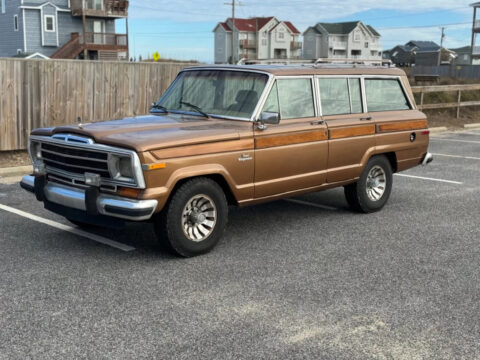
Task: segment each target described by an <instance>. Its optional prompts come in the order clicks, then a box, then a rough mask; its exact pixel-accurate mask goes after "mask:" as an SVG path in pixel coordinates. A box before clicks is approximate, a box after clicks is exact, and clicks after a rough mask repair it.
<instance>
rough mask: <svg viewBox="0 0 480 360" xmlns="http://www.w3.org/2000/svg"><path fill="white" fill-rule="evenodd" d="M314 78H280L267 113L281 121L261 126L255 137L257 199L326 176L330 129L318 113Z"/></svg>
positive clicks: (320, 180)
mask: <svg viewBox="0 0 480 360" xmlns="http://www.w3.org/2000/svg"><path fill="white" fill-rule="evenodd" d="M315 92H316V91H315V84H314V82H313V77H311V76H310V77H308V76H305V77H279V78H277V79H276V81H275V83H274V84H273V87H272V88H271V90H270V94H269V96H268V97H267V100H266V102H265V105H264V106H263V110H262V111H264V112H275V113H279V114H280V122H279V123H278V124H275V125H268V126H267V128H266V129H261V128H259V127H258V126H257V127H256V129H255V131H254V137H255V198H264V197H269V196H274V195H279V194H285V193H289V192H293V191H296V190H301V189H307V188H313V187H316V186H320V185H322V184H323V183H324V182H325V179H326V168H327V156H328V142H327V128H326V125H325V123H324V122H323V120H322V119H321V117H320V116H318V111H317V106H316V97H315V95H314V94H315Z"/></svg>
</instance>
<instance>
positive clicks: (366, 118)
mask: <svg viewBox="0 0 480 360" xmlns="http://www.w3.org/2000/svg"><path fill="white" fill-rule="evenodd" d="M370 120H372V117H371V116H367V117H363V118H360V121H370Z"/></svg>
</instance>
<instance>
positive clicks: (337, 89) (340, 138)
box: [317, 76, 375, 183]
mask: <svg viewBox="0 0 480 360" xmlns="http://www.w3.org/2000/svg"><path fill="white" fill-rule="evenodd" d="M317 81H318V87H319V92H320V103H321V111H322V115H323V119H324V120H325V122H326V124H327V126H328V137H329V141H328V173H327V182H328V183H336V182H341V181H345V180H349V179H354V178H356V177H359V176H360V174H361V172H362V168H363V165H362V162H363V161H364V160H365V157H367V156H369V153H370V152H373V151H374V150H375V123H374V122H373V121H372V118H371V117H370V116H368V114H366V113H365V108H366V107H365V101H364V99H363V97H362V79H361V77H360V76H319V77H317Z"/></svg>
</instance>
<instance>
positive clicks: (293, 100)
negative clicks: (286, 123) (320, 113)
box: [277, 79, 315, 119]
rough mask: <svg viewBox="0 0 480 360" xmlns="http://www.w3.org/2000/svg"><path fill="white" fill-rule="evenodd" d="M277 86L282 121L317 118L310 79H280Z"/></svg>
mask: <svg viewBox="0 0 480 360" xmlns="http://www.w3.org/2000/svg"><path fill="white" fill-rule="evenodd" d="M277 86H278V100H279V103H280V118H281V119H295V118H306V117H313V116H315V107H314V102H313V91H312V81H311V80H310V79H279V80H277Z"/></svg>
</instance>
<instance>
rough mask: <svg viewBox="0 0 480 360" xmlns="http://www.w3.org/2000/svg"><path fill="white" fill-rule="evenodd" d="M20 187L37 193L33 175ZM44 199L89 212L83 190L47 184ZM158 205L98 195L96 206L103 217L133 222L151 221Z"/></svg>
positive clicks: (151, 202) (147, 201) (27, 177)
mask: <svg viewBox="0 0 480 360" xmlns="http://www.w3.org/2000/svg"><path fill="white" fill-rule="evenodd" d="M20 186H21V187H22V188H24V189H25V190H28V191H30V192H33V193H35V177H34V176H32V175H26V176H24V177H23V178H22V181H21V182H20ZM43 197H44V198H45V199H46V200H48V201H49V202H52V203H55V204H59V205H63V206H65V207H68V208H72V209H77V210H83V211H87V201H86V199H87V196H86V191H85V190H83V189H78V188H74V187H70V186H65V185H61V184H57V183H52V182H47V183H46V184H45V186H44V187H43ZM157 205H158V201H157V200H134V199H128V198H124V197H120V196H112V195H106V194H103V193H100V194H98V196H97V197H96V199H95V204H94V206H95V207H96V210H97V211H98V213H99V214H101V215H106V216H112V217H116V218H120V219H126V220H132V221H142V220H148V219H150V218H151V217H152V215H153V213H154V211H155V209H156V208H157Z"/></svg>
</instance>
